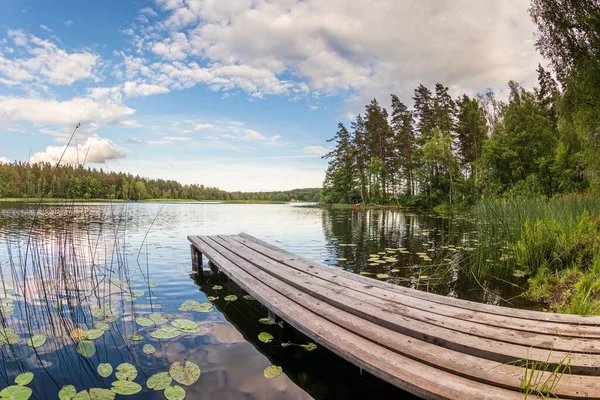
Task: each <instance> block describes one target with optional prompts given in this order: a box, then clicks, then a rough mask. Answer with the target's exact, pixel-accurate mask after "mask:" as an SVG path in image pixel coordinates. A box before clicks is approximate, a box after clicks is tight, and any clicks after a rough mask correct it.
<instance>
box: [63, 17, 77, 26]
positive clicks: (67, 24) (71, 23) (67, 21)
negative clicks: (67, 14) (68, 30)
mask: <svg viewBox="0 0 600 400" xmlns="http://www.w3.org/2000/svg"><path fill="white" fill-rule="evenodd" d="M74 23H75V22H73V21H71V20H70V19H68V20H66V21H65V26H71V25H73V24H74Z"/></svg>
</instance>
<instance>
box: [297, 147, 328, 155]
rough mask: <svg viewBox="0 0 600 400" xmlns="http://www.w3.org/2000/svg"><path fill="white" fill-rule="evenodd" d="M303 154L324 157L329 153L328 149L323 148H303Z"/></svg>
mask: <svg viewBox="0 0 600 400" xmlns="http://www.w3.org/2000/svg"><path fill="white" fill-rule="evenodd" d="M302 151H303V152H305V153H306V154H313V155H315V156H324V155H325V154H327V153H329V151H330V150H329V149H326V148H325V147H323V146H307V147H305V148H303V149H302Z"/></svg>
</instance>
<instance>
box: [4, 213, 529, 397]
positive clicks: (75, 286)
mask: <svg viewBox="0 0 600 400" xmlns="http://www.w3.org/2000/svg"><path fill="white" fill-rule="evenodd" d="M239 232H246V233H249V234H251V235H253V236H256V237H258V238H260V239H262V240H265V241H267V242H269V243H272V244H274V245H276V246H279V247H282V248H284V249H286V250H288V251H291V252H293V253H297V254H299V255H302V256H304V257H306V258H309V259H312V260H316V261H318V262H321V263H324V264H327V265H330V266H331V267H332V268H342V269H345V270H348V271H351V272H354V273H361V274H363V275H366V276H370V277H372V278H373V279H382V280H385V281H387V282H390V283H393V284H397V285H403V286H407V287H411V288H415V289H420V290H427V291H431V292H435V293H439V294H443V295H447V296H453V297H458V298H462V299H468V300H474V301H479V302H485V303H490V304H500V305H506V304H507V303H506V301H505V300H504V299H515V298H517V299H518V297H517V296H518V295H519V294H520V293H521V292H522V289H520V288H519V279H518V278H514V279H510V278H506V277H505V278H503V279H499V278H493V277H481V276H480V277H477V276H473V275H472V273H470V272H468V271H469V270H468V269H467V268H464V265H465V263H466V262H467V260H468V258H469V255H470V253H471V252H473V251H474V250H475V249H476V248H477V247H478V245H479V244H478V241H477V232H476V231H475V230H474V228H473V224H472V221H469V220H468V218H454V219H448V218H443V217H439V216H435V215H427V214H415V213H406V212H402V211H399V210H393V209H381V210H377V209H372V210H364V211H363V210H361V211H356V210H347V209H322V208H317V207H309V206H306V205H301V204H273V205H249V204H239V205H237V204H202V203H192V204H187V203H174V204H161V203H83V204H81V203H76V204H66V205H65V204H43V205H42V206H41V207H40V208H39V209H36V207H35V205H28V204H22V203H0V246H1V247H0V272H1V276H0V278H1V280H2V282H1V286H0V299H2V300H0V316H1V317H2V318H0V324H1V325H2V326H3V327H4V328H8V329H11V331H7V330H1V331H0V343H2V339H3V337H4V339H5V340H4V342H10V344H4V345H3V346H2V348H1V349H0V356H1V357H2V363H1V364H0V389H2V388H4V387H6V386H9V385H13V381H14V379H15V377H16V376H17V375H19V374H21V373H24V372H32V373H33V374H34V378H33V380H32V381H31V383H29V384H28V385H27V386H28V387H30V388H31V389H32V391H33V396H32V398H38V399H41V398H57V396H58V393H59V390H60V389H61V388H62V387H63V386H65V385H74V386H75V388H76V390H77V391H78V392H79V391H82V390H89V389H91V388H108V389H110V388H111V383H112V382H114V381H116V380H117V378H116V377H115V373H114V372H113V373H112V374H111V375H110V376H108V377H106V378H103V377H102V376H101V375H100V374H99V373H98V371H97V368H98V365H100V364H110V365H111V366H112V367H113V369H115V370H116V368H117V367H118V366H119V365H121V364H123V363H127V364H130V365H131V366H133V367H130V366H127V367H124V368H123V370H122V371H121V373H125V372H127V373H129V372H131V371H129V372H128V371H127V368H130V369H131V368H133V369H134V370H135V371H134V372H135V374H134V372H131V374H130V376H129V378H131V379H129V378H128V379H125V380H130V381H133V382H136V383H138V384H139V385H141V386H142V387H143V390H142V391H141V392H139V393H137V394H135V395H134V396H132V397H135V398H136V399H162V398H165V397H164V395H163V392H162V391H154V390H150V389H148V387H147V386H146V381H147V380H148V378H149V377H151V376H153V375H155V374H157V373H161V372H166V371H169V369H170V367H171V366H172V365H173V364H174V363H178V362H179V363H182V364H183V365H185V362H186V361H191V362H193V363H194V364H196V365H197V366H198V367H199V368H200V370H201V374H200V377H199V378H198V380H197V381H195V382H193V383H192V384H191V385H188V386H186V385H180V386H182V387H183V388H185V390H186V392H187V398H193V399H307V398H311V397H314V398H319V399H321V398H322V399H327V398H334V399H364V398H392V397H394V398H397V397H399V396H403V398H406V397H407V395H406V394H405V393H404V392H402V391H401V390H399V389H396V388H395V387H392V386H390V385H388V384H386V383H384V382H382V381H381V380H379V379H377V378H374V377H372V376H370V375H369V374H367V373H364V372H361V371H360V370H359V369H358V368H357V367H354V366H353V365H351V364H349V363H347V362H345V361H344V360H342V359H340V358H339V357H337V356H335V355H334V354H332V353H331V352H329V351H327V350H326V349H324V348H322V347H320V346H318V347H317V348H316V349H314V350H312V347H311V346H306V345H307V344H309V343H310V341H309V340H308V339H307V338H305V337H303V336H302V335H301V334H299V333H297V332H295V333H292V334H291V336H290V335H286V336H284V334H283V332H282V329H281V328H280V327H279V326H278V325H263V324H261V323H260V322H259V321H258V320H259V319H260V318H264V317H266V316H267V312H266V310H265V309H264V308H263V307H262V306H260V304H258V303H257V302H256V301H253V300H252V299H251V298H244V297H243V296H244V295H245V293H244V292H242V291H241V289H240V288H239V287H237V286H235V285H234V284H233V283H232V282H228V281H226V280H225V279H223V278H222V277H220V276H219V275H215V274H212V275H210V276H207V277H206V279H205V280H204V281H201V280H200V279H198V276H196V275H194V274H193V273H192V271H191V269H192V265H191V259H190V246H189V242H188V241H187V239H186V236H187V235H191V234H202V235H209V234H235V233H239ZM231 294H234V295H236V296H237V300H235V301H227V300H225V297H226V296H228V295H231ZM190 301H191V302H192V303H190ZM184 302H187V303H186V304H188V305H189V304H198V303H199V304H200V305H201V307H202V310H201V311H202V312H198V311H194V310H190V309H189V308H186V307H185V306H184V307H182V304H184ZM193 302H197V303H193ZM512 305H513V306H520V307H524V306H530V305H528V304H526V303H523V302H517V303H515V302H514V301H513V304H512ZM180 308H183V310H180ZM192 308H193V307H192ZM150 317H151V318H150ZM167 320H168V321H167ZM175 320H178V321H179V322H174V321H175ZM181 321H185V322H181ZM190 321H192V322H193V324H192V325H191V326H190V325H189V324H190ZM170 324H171V325H177V326H180V327H182V328H181V329H179V330H177V329H174V328H168V329H165V328H164V327H165V326H170ZM161 327H162V328H161ZM157 329H158V330H159V331H160V332H161V333H165V334H166V335H167V336H174V337H172V338H157V337H155V336H156V333H155V331H156V330H157ZM261 332H267V333H270V334H271V335H272V336H273V338H274V339H273V340H272V341H271V342H269V343H263V342H261V341H260V340H259V339H258V335H259V334H260V333H261ZM15 335H16V336H18V340H17V339H16V338H15V337H14V336H15ZM33 335H44V337H45V340H46V341H45V342H44V343H43V345H41V346H39V347H37V346H35V343H33V344H34V346H30V345H28V344H27V341H28V339H29V338H30V337H32V336H33ZM9 339H10V340H9ZM38 339H39V340H40V341H41V340H42V337H41V336H39V337H38ZM288 341H289V342H291V343H293V344H294V345H292V346H285V347H284V346H282V345H281V343H286V342H288ZM82 343H83V345H82ZM37 344H39V343H37ZM147 345H152V347H153V348H154V351H151V350H152V348H150V347H149V346H147ZM300 345H305V347H302V346H300ZM309 349H311V350H309ZM271 365H277V366H281V367H282V368H283V372H284V373H283V374H282V375H280V376H278V377H277V378H274V379H267V378H265V377H264V375H263V371H264V370H265V368H267V367H269V366H271ZM171 384H172V385H173V384H177V383H176V382H174V381H173V382H172V383H171ZM117 398H121V395H118V396H117Z"/></svg>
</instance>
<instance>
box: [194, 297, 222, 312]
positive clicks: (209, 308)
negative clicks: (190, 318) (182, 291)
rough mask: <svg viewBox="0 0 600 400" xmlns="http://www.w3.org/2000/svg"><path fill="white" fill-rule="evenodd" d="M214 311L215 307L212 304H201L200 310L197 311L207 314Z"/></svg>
mask: <svg viewBox="0 0 600 400" xmlns="http://www.w3.org/2000/svg"><path fill="white" fill-rule="evenodd" d="M217 299H218V297H217ZM212 310H214V308H213V305H212V304H210V303H200V308H199V309H197V310H196V311H197V312H199V313H207V312H211V311H212Z"/></svg>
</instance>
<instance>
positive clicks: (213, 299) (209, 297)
mask: <svg viewBox="0 0 600 400" xmlns="http://www.w3.org/2000/svg"><path fill="white" fill-rule="evenodd" d="M206 299H207V300H208V301H215V300H219V297H218V296H217V297H215V296H206Z"/></svg>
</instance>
